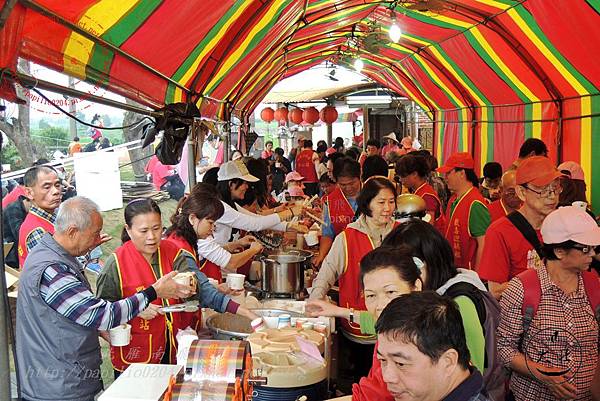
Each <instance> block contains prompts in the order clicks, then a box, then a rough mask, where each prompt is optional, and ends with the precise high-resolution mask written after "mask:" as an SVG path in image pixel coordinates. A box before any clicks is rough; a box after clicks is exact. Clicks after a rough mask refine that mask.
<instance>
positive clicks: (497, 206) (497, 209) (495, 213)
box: [488, 199, 508, 224]
mask: <svg viewBox="0 0 600 401" xmlns="http://www.w3.org/2000/svg"><path fill="white" fill-rule="evenodd" d="M488 212H490V224H491V223H493V222H494V221H496V220H498V219H499V218H501V217H504V216H506V215H507V214H508V213H507V210H506V208H505V207H504V204H503V203H502V200H501V199H498V200H495V201H493V202H492V203H490V204H489V205H488Z"/></svg>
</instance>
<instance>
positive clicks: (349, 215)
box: [324, 185, 355, 235]
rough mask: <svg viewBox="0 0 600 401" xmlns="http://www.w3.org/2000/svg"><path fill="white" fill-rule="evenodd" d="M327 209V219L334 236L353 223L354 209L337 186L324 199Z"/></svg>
mask: <svg viewBox="0 0 600 401" xmlns="http://www.w3.org/2000/svg"><path fill="white" fill-rule="evenodd" d="M324 199H325V203H326V204H327V208H329V219H330V220H331V225H332V226H333V231H335V235H338V234H339V233H341V232H342V231H344V230H345V229H346V226H347V225H348V224H350V223H352V222H353V221H354V214H355V213H354V209H352V206H350V203H349V202H348V199H346V196H345V195H344V193H343V192H342V190H341V189H340V187H339V186H337V185H336V186H335V189H334V190H333V191H332V192H331V193H330V194H329V195H327V196H326V197H325V198H324Z"/></svg>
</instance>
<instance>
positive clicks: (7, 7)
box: [0, 0, 17, 29]
mask: <svg viewBox="0 0 600 401" xmlns="http://www.w3.org/2000/svg"><path fill="white" fill-rule="evenodd" d="M15 4H17V0H8V1H7V2H6V3H4V7H2V10H1V11H0V29H2V28H3V27H4V24H6V21H8V17H9V16H10V13H11V11H12V10H13V8H15Z"/></svg>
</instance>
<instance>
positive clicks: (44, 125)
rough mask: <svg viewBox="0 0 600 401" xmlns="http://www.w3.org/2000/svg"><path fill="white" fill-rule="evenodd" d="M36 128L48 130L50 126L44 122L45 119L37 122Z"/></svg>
mask: <svg viewBox="0 0 600 401" xmlns="http://www.w3.org/2000/svg"><path fill="white" fill-rule="evenodd" d="M38 128H39V129H47V128H50V124H48V121H46V120H45V119H43V118H42V119H41V120H40V121H39V122H38Z"/></svg>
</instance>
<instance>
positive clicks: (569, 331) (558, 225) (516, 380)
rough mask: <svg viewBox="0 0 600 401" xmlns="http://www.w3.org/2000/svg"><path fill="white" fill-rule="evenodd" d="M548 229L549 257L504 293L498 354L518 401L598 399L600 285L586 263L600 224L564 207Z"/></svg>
mask: <svg viewBox="0 0 600 401" xmlns="http://www.w3.org/2000/svg"><path fill="white" fill-rule="evenodd" d="M523 164H524V163H523ZM520 167H521V166H519V168H520ZM541 234H542V239H543V250H544V255H545V258H544V263H543V264H542V265H541V266H540V267H539V269H537V270H532V271H527V272H524V273H522V274H521V275H519V276H518V277H515V278H513V279H512V280H511V281H510V283H509V285H508V288H507V289H506V291H505V292H504V294H503V296H502V299H501V300H500V307H501V314H500V325H499V327H498V355H499V357H500V359H501V361H502V362H503V363H504V364H505V365H506V367H509V368H510V369H511V371H512V376H511V380H510V388H511V390H512V392H513V394H514V399H515V400H516V401H525V400H527V401H529V400H536V401H539V400H541V401H546V400H591V399H592V396H591V391H590V388H591V386H592V381H593V377H594V372H595V371H596V369H597V365H598V322H597V317H595V313H594V312H595V311H594V309H595V305H597V303H598V299H597V294H598V292H600V284H599V283H598V276H597V275H596V274H595V273H591V272H588V271H587V270H588V268H589V266H590V263H591V260H592V257H593V256H594V255H595V254H596V250H597V249H598V248H597V247H598V245H600V228H599V227H598V226H597V224H596V222H595V221H594V219H593V218H592V217H590V216H589V215H588V214H587V213H586V212H585V210H583V209H581V208H579V207H576V206H565V207H561V208H558V209H557V210H555V211H553V212H551V213H550V214H549V215H548V216H547V217H546V219H545V220H544V222H543V223H542V225H541ZM534 293H537V294H536V296H535V297H534V296H532V294H534ZM526 300H527V301H526ZM534 300H535V301H537V305H536V306H537V310H536V311H535V309H534V307H533V305H535V303H534ZM524 302H525V305H523V303H524ZM524 310H525V312H523V311H524ZM528 310H529V311H533V312H527V311H528ZM527 313H531V314H530V316H529V317H531V320H530V323H529V325H528V326H527V323H524V319H523V316H524V314H527Z"/></svg>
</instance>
